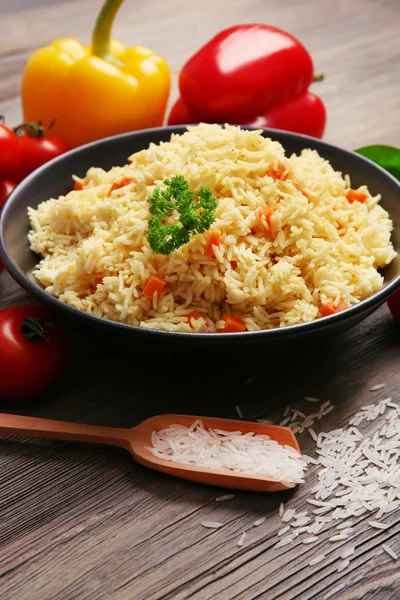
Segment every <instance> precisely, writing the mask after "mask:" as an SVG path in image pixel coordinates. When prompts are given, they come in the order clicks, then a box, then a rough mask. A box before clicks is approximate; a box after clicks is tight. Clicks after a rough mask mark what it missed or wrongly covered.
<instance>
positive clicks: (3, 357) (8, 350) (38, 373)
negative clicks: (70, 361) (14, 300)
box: [0, 305, 67, 399]
mask: <svg viewBox="0 0 400 600" xmlns="http://www.w3.org/2000/svg"><path fill="white" fill-rule="evenodd" d="M66 357H67V345H66V341H65V338H64V336H63V335H62V333H61V332H60V330H59V329H58V328H57V326H56V325H54V323H53V322H52V317H51V315H50V314H49V313H48V311H46V310H45V309H43V308H40V307H38V306H27V305H20V306H11V307H10V308H5V309H4V310H1V311H0V365H1V372H0V397H1V398H4V399H22V398H30V397H33V396H37V395H39V394H41V393H42V392H44V391H45V390H46V389H47V388H48V387H49V386H50V385H51V384H52V383H53V382H54V381H55V379H56V378H57V377H58V375H59V374H60V373H61V371H62V369H63V367H64V365H65V362H66Z"/></svg>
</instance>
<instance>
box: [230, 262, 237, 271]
mask: <svg viewBox="0 0 400 600" xmlns="http://www.w3.org/2000/svg"><path fill="white" fill-rule="evenodd" d="M231 267H232V269H233V270H235V269H237V267H238V263H237V262H236V260H231Z"/></svg>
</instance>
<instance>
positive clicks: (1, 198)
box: [0, 179, 15, 206]
mask: <svg viewBox="0 0 400 600" xmlns="http://www.w3.org/2000/svg"><path fill="white" fill-rule="evenodd" d="M14 188H15V183H13V182H12V181H10V180H9V179H5V180H4V181H0V206H3V204H4V202H5V201H6V200H7V198H8V196H9V195H10V194H11V192H12V191H13V189H14Z"/></svg>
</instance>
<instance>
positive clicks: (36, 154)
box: [15, 134, 70, 183]
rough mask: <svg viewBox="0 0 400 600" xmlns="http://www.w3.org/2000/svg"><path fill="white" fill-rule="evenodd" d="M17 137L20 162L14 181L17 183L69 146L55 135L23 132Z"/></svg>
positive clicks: (66, 149)
mask: <svg viewBox="0 0 400 600" xmlns="http://www.w3.org/2000/svg"><path fill="white" fill-rule="evenodd" d="M17 137H18V143H19V153H20V162H19V167H18V169H17V174H16V177H15V181H16V182H17V183H19V182H20V181H22V180H23V179H24V178H25V177H26V176H27V175H29V173H32V171H34V170H35V169H37V168H38V167H40V166H41V165H44V163H46V162H48V161H49V160H51V159H52V158H55V157H56V156H59V155H60V154H64V152H67V151H68V150H69V149H70V148H69V146H68V144H67V142H64V140H63V139H61V138H60V137H58V136H57V135H52V134H49V135H45V136H44V137H31V136H30V135H28V134H24V135H21V136H17Z"/></svg>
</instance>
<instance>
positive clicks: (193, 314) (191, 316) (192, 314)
mask: <svg viewBox="0 0 400 600" xmlns="http://www.w3.org/2000/svg"><path fill="white" fill-rule="evenodd" d="M186 316H187V320H188V323H189V325H190V327H193V324H192V319H194V320H195V321H197V319H201V317H202V316H203V315H201V314H200V313H199V312H198V311H197V310H192V312H190V313H189V314H188V315H186Z"/></svg>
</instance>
